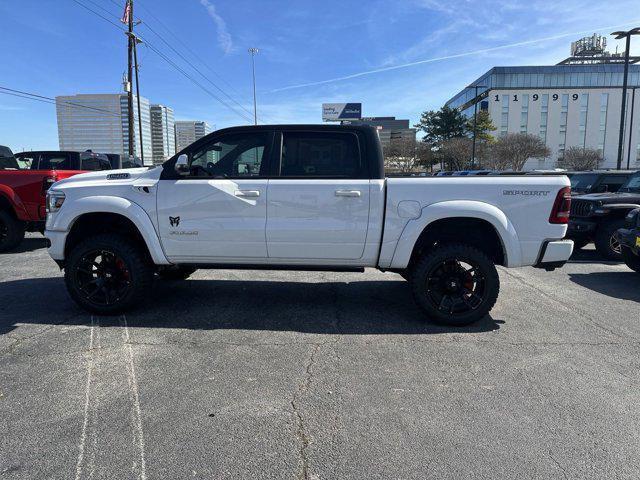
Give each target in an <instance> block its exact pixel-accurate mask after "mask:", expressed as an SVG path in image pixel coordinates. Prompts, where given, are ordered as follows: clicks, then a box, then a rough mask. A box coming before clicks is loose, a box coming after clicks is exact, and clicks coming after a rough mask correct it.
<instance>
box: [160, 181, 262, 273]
mask: <svg viewBox="0 0 640 480" xmlns="http://www.w3.org/2000/svg"><path fill="white" fill-rule="evenodd" d="M266 194H267V180H263V179H256V180H254V179H246V180H227V179H211V180H208V179H183V180H161V181H160V182H159V187H158V200H157V203H158V225H159V229H160V238H161V240H162V246H163V248H164V250H165V253H166V255H167V257H168V258H169V260H178V261H179V260H181V259H182V260H183V261H184V259H185V258H190V259H193V260H194V261H195V260H198V261H203V262H207V261H211V262H224V261H225V259H229V260H232V259H234V258H239V259H244V258H247V259H251V258H254V259H264V258H266V257H267V247H266V241H265V234H264V233H265V230H264V229H265V219H266V196H267V195H266Z"/></svg>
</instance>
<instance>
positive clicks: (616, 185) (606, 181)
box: [600, 175, 628, 192]
mask: <svg viewBox="0 0 640 480" xmlns="http://www.w3.org/2000/svg"><path fill="white" fill-rule="evenodd" d="M627 178H628V177H625V176H624V175H605V176H604V177H603V178H602V181H601V182H600V185H607V192H617V191H618V190H620V187H621V186H622V185H624V184H625V182H626V181H627Z"/></svg>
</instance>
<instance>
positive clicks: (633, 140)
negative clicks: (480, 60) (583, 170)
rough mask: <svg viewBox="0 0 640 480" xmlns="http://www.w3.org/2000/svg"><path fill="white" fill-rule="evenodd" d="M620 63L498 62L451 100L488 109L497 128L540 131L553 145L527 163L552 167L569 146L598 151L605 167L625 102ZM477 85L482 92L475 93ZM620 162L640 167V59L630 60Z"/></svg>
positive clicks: (467, 108) (611, 164) (613, 155)
mask: <svg viewBox="0 0 640 480" xmlns="http://www.w3.org/2000/svg"><path fill="white" fill-rule="evenodd" d="M623 69H624V65H622V64H605V63H603V64H583V65H550V66H541V67H494V68H492V69H491V70H489V71H488V72H487V73H485V74H484V75H483V76H481V77H480V78H478V79H477V80H475V81H474V82H473V83H472V84H471V85H470V87H469V88H467V89H465V90H463V91H461V92H460V93H458V94H457V95H456V96H454V97H453V98H451V99H450V100H449V101H448V102H447V105H448V106H450V107H452V108H453V107H455V108H458V109H460V110H462V111H463V112H464V113H465V114H466V115H468V116H471V117H472V116H473V111H474V105H475V104H477V109H478V110H479V111H480V110H487V111H488V112H489V114H490V116H491V119H492V121H493V124H494V126H495V127H496V131H494V132H493V135H494V136H502V135H505V134H507V133H529V134H534V135H538V136H540V138H541V139H542V140H543V141H544V142H545V143H546V145H547V146H548V147H549V149H550V150H551V156H550V157H548V158H546V159H540V160H530V161H529V162H527V165H526V166H525V168H526V169H532V168H553V167H555V166H556V162H557V160H558V158H562V155H563V153H564V151H565V150H566V149H568V148H569V147H574V146H575V147H586V148H593V149H597V150H599V151H600V154H601V157H602V162H601V164H600V165H599V167H601V168H615V167H616V163H617V158H618V144H619V142H618V139H619V134H620V114H621V107H622V83H623ZM476 86H478V88H477V90H478V96H476V95H475V94H476V88H475V87H476ZM623 147H624V148H623V153H624V154H623V158H622V167H623V168H626V167H627V165H628V166H629V168H640V65H630V66H629V77H628V89H627V105H626V114H625V122H624V140H623Z"/></svg>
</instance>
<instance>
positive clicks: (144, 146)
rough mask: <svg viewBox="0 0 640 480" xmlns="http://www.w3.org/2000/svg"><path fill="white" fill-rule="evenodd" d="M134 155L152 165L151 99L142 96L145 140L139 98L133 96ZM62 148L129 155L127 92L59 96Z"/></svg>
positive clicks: (58, 108)
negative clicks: (139, 121) (140, 121)
mask: <svg viewBox="0 0 640 480" xmlns="http://www.w3.org/2000/svg"><path fill="white" fill-rule="evenodd" d="M133 105H134V108H133V114H134V132H135V134H134V154H135V156H136V157H138V158H142V157H143V153H144V164H145V165H152V143H151V112H150V107H149V100H147V99H146V98H144V97H140V116H141V119H142V142H140V128H139V124H138V104H137V98H136V97H135V96H134V98H133ZM56 117H57V121H58V143H59V146H60V150H72V151H84V150H87V149H90V150H93V151H95V152H99V153H117V154H120V155H122V156H123V157H124V158H126V157H128V155H129V135H128V129H129V116H128V109H127V95H126V94H120V93H115V94H111V93H108V94H78V95H68V96H58V97H56Z"/></svg>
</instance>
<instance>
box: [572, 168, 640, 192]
mask: <svg viewBox="0 0 640 480" xmlns="http://www.w3.org/2000/svg"><path fill="white" fill-rule="evenodd" d="M634 173H635V172H634V171H633V170H602V171H589V172H573V173H572V175H571V194H572V195H585V194H588V193H607V192H611V193H615V192H617V191H618V190H619V189H620V187H622V185H624V184H625V182H626V181H627V180H628V178H629V177H630V176H631V175H633V174H634Z"/></svg>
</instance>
